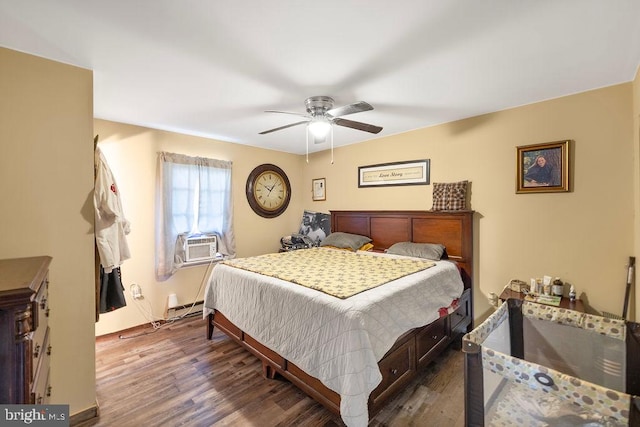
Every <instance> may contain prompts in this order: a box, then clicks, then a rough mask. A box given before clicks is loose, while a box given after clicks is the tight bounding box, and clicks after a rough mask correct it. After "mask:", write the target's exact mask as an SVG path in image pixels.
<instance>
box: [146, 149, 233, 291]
mask: <svg viewBox="0 0 640 427" xmlns="http://www.w3.org/2000/svg"><path fill="white" fill-rule="evenodd" d="M231 165H232V163H231V162H229V161H224V160H216V159H207V158H203V157H190V156H185V155H183V154H175V153H166V152H161V153H158V168H157V179H156V277H157V278H158V280H166V279H168V278H169V277H171V276H172V275H173V274H174V273H175V272H176V271H177V269H178V268H179V267H180V266H181V265H182V257H181V256H180V254H177V253H176V248H178V252H179V251H180V249H181V244H180V243H179V242H182V241H183V237H184V236H185V235H187V234H195V233H206V234H215V235H217V236H218V252H220V253H221V254H222V255H223V256H225V257H227V258H233V257H235V252H236V250H235V238H234V234H233V205H232V198H231ZM177 243H178V244H177Z"/></svg>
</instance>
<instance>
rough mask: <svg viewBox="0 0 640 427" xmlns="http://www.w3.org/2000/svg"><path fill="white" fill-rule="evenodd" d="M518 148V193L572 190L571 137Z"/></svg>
mask: <svg viewBox="0 0 640 427" xmlns="http://www.w3.org/2000/svg"><path fill="white" fill-rule="evenodd" d="M517 148H518V150H517V158H516V162H517V165H516V168H517V175H516V193H553V192H562V191H564V192H566V191H569V141H556V142H549V143H545V144H535V145H522V146H520V147H517Z"/></svg>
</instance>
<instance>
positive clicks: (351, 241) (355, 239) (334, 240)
mask: <svg viewBox="0 0 640 427" xmlns="http://www.w3.org/2000/svg"><path fill="white" fill-rule="evenodd" d="M369 242H371V239H370V238H368V237H367V236H361V235H359V234H351V233H343V232H341V231H336V232H335V233H331V234H329V235H328V236H327V237H326V238H325V239H324V240H323V241H322V242H321V243H320V246H333V247H335V248H340V249H350V250H352V251H357V250H358V249H360V248H361V247H362V245H364V244H365V243H369Z"/></svg>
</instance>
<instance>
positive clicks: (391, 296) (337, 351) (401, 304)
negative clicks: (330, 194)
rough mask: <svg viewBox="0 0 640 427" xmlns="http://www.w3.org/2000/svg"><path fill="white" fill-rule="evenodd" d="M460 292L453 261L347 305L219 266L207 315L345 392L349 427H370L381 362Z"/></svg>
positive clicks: (360, 296) (344, 414)
mask: <svg viewBox="0 0 640 427" xmlns="http://www.w3.org/2000/svg"><path fill="white" fill-rule="evenodd" d="M327 250H331V249H327ZM371 256H393V255H384V254H375V253H371ZM462 291H463V284H462V280H461V279H460V274H459V272H458V269H457V268H456V266H455V265H454V264H453V263H451V262H448V261H438V262H437V265H436V266H435V267H432V268H429V269H427V270H423V271H420V272H418V273H414V274H411V275H409V276H405V277H403V278H401V279H398V280H394V281H392V282H389V283H387V284H385V285H383V286H379V287H377V288H374V289H370V290H368V291H365V292H362V293H360V294H357V295H354V296H352V297H350V298H347V299H344V300H341V299H338V298H335V297H332V296H329V295H327V294H324V293H322V292H319V291H315V290H313V289H308V288H305V287H303V286H299V285H296V284H293V283H289V282H285V281H283V280H280V279H276V278H272V277H268V276H264V275H260V274H257V273H252V272H249V271H245V270H241V269H238V268H234V267H230V266H228V265H224V264H220V265H217V266H216V267H215V268H214V269H213V271H212V273H211V278H210V280H209V285H208V286H207V289H206V291H205V303H204V305H205V310H204V314H205V316H206V315H208V314H209V313H211V312H212V310H214V309H216V310H219V311H221V312H222V313H223V314H224V315H225V316H226V317H227V318H228V319H229V320H230V321H232V322H233V323H234V324H235V325H236V326H238V327H239V328H240V329H242V330H243V331H245V332H246V333H247V334H249V335H251V336H252V337H253V338H255V339H257V340H258V341H259V342H261V343H262V344H264V345H265V346H267V347H269V348H270V349H272V350H274V351H276V352H277V353H278V354H280V355H281V356H282V357H284V358H285V359H287V360H290V361H291V362H293V363H294V364H296V365H297V366H298V367H300V368H302V369H303V370H304V371H305V372H306V373H308V374H309V375H312V376H314V377H316V378H318V379H319V380H320V381H322V383H323V384H324V385H326V386H327V387H328V388H330V389H331V390H333V391H335V392H337V393H338V394H339V395H340V398H341V401H340V413H341V416H342V419H343V420H344V422H345V423H346V424H347V425H348V426H366V425H367V423H368V409H367V401H368V398H369V394H370V393H371V392H372V391H373V390H374V389H375V388H376V386H377V385H378V384H379V383H380V381H381V380H382V375H381V373H380V370H379V368H378V364H377V362H378V361H379V360H380V359H381V358H382V357H383V356H384V355H385V353H386V352H387V351H388V350H389V349H390V348H391V346H392V345H393V344H394V342H395V341H396V340H397V338H399V337H400V336H401V335H402V334H404V333H405V332H407V331H409V330H411V329H413V328H416V327H419V326H424V325H426V324H429V323H431V322H433V321H434V320H436V319H438V317H439V313H438V310H439V309H440V308H441V307H449V305H450V304H451V302H452V301H453V300H454V299H456V298H459V297H460V296H461V295H462Z"/></svg>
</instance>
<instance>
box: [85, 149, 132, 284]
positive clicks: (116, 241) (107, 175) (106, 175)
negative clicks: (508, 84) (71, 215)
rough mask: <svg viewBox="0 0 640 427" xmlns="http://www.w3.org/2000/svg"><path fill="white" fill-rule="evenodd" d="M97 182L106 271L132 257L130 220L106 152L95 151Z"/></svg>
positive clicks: (99, 232) (98, 235)
mask: <svg viewBox="0 0 640 427" xmlns="http://www.w3.org/2000/svg"><path fill="white" fill-rule="evenodd" d="M95 165H96V182H95V189H94V192H93V204H94V207H95V234H96V245H97V246H98V253H99V254H100V264H101V265H102V267H103V268H104V271H105V272H106V273H110V272H111V271H112V270H113V269H114V268H116V267H119V266H120V265H121V264H122V263H123V262H124V261H125V260H126V259H129V258H131V254H130V253H129V246H128V244H127V238H126V235H127V234H129V221H127V220H126V218H125V217H124V213H123V211H122V202H121V201H120V193H119V192H118V186H117V185H116V181H115V178H114V177H113V174H112V173H111V169H110V168H109V165H108V164H107V160H106V159H105V157H104V155H103V154H102V151H101V150H100V148H99V147H96V151H95Z"/></svg>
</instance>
